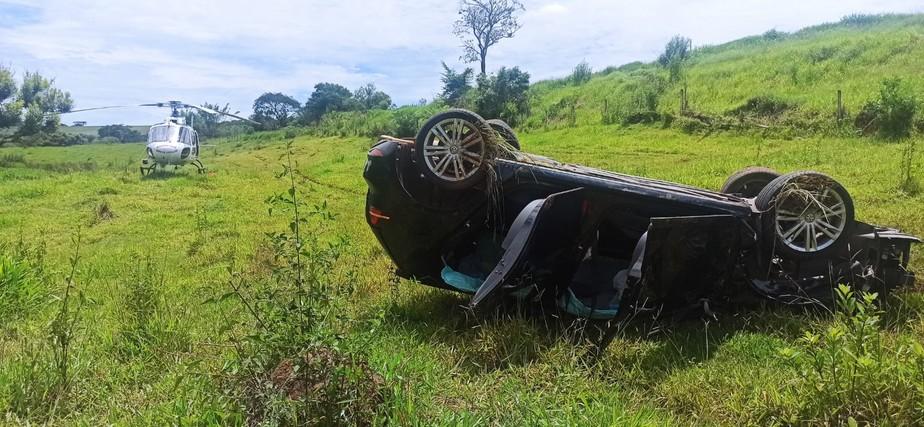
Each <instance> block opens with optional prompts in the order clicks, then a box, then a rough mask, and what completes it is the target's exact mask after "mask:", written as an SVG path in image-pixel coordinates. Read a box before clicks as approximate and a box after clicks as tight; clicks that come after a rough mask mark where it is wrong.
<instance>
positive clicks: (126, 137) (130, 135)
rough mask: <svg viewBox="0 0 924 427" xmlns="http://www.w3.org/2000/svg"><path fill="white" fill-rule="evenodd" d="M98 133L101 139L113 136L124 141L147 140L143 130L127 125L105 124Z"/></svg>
mask: <svg viewBox="0 0 924 427" xmlns="http://www.w3.org/2000/svg"><path fill="white" fill-rule="evenodd" d="M96 134H97V135H99V137H100V139H102V138H106V137H112V138H115V139H118V140H119V142H122V143H125V142H140V141H144V140H145V136H144V135H143V134H142V133H141V132H138V131H137V130H135V129H132V128H131V127H129V126H125V125H107V126H103V127H101V128H99V130H97V131H96Z"/></svg>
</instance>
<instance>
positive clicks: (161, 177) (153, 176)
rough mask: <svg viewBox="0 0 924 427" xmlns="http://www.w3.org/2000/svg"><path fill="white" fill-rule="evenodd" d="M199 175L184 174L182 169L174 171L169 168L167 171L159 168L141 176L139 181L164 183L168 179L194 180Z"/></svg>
mask: <svg viewBox="0 0 924 427" xmlns="http://www.w3.org/2000/svg"><path fill="white" fill-rule="evenodd" d="M193 172H195V171H193ZM199 175H201V174H199ZM199 175H197V174H195V173H192V174H190V173H188V172H184V170H183V168H176V169H174V168H172V167H170V168H169V169H163V168H160V169H157V170H156V171H153V172H150V173H148V174H145V175H141V180H142V181H166V180H169V179H182V178H187V179H195V178H196V177H197V176H199Z"/></svg>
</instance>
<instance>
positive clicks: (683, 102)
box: [680, 87, 687, 115]
mask: <svg viewBox="0 0 924 427" xmlns="http://www.w3.org/2000/svg"><path fill="white" fill-rule="evenodd" d="M686 112H687V88H686V87H682V88H680V114H681V115H683V114H686Z"/></svg>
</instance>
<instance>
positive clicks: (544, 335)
mask: <svg viewBox="0 0 924 427" xmlns="http://www.w3.org/2000/svg"><path fill="white" fill-rule="evenodd" d="M408 286H411V285H410V284H408ZM414 286H420V285H414ZM467 304H468V296H466V295H462V294H456V293H453V292H450V291H443V290H437V289H420V290H417V291H414V292H413V295H412V297H410V298H402V300H401V301H396V302H395V303H394V304H393V305H392V306H391V308H390V310H389V311H388V316H387V317H386V319H385V321H386V323H387V328H389V329H391V330H394V331H396V332H398V333H400V335H401V336H405V337H409V338H412V339H416V340H418V341H420V342H427V343H439V344H441V345H445V346H448V347H450V348H451V349H452V350H453V351H452V353H453V354H458V355H459V358H460V360H459V363H458V366H459V367H460V368H463V369H464V370H466V371H468V372H469V373H473V374H474V373H485V372H490V371H496V370H504V369H508V368H511V367H516V366H524V365H527V364H529V363H532V362H534V361H537V360H539V359H541V358H543V357H545V355H546V354H547V353H549V352H552V351H553V350H554V351H556V352H558V353H561V352H562V351H564V352H565V353H567V354H568V356H569V357H568V359H570V360H572V361H573V362H574V363H579V364H582V365H584V366H587V367H593V366H596V365H598V364H599V363H600V361H601V360H603V359H605V360H606V364H607V365H608V366H607V369H622V368H628V367H631V368H633V369H636V370H641V371H643V372H644V373H643V374H641V375H642V376H643V377H644V381H646V382H647V381H658V380H659V379H661V378H664V377H667V376H669V375H670V374H671V372H673V371H674V370H676V369H685V368H687V367H689V366H691V365H693V364H697V363H701V362H704V361H707V360H709V359H710V358H711V357H713V356H714V355H715V353H716V350H717V349H718V348H720V347H721V346H722V344H723V343H725V342H726V341H727V340H729V339H731V338H732V337H734V336H735V335H737V334H739V333H743V332H744V333H760V334H767V335H770V336H775V337H779V338H783V339H786V340H790V339H795V338H796V337H798V336H800V335H801V334H802V333H803V331H804V329H805V325H806V324H807V323H808V322H810V321H812V320H813V319H817V318H818V316H819V315H820V313H818V312H817V311H815V310H811V309H805V308H793V307H786V306H777V305H772V304H769V303H768V304H756V305H748V306H728V307H723V308H721V310H719V311H715V312H713V313H712V314H713V316H708V315H706V314H705V313H703V311H701V310H700V311H696V310H674V311H672V312H665V311H661V312H656V311H648V312H636V313H634V314H628V313H626V314H623V315H621V316H619V317H617V318H616V319H613V320H610V321H594V320H586V319H580V318H576V317H574V316H571V315H569V314H567V313H564V312H562V311H561V310H559V309H557V307H555V306H554V304H547V303H546V304H542V303H540V302H534V301H514V300H508V301H506V302H505V304H503V305H501V306H499V307H497V308H496V309H495V310H493V311H491V312H490V313H473V312H471V311H470V310H469V309H468V307H467ZM561 344H564V346H562V345H561ZM611 346H613V348H610V347H611Z"/></svg>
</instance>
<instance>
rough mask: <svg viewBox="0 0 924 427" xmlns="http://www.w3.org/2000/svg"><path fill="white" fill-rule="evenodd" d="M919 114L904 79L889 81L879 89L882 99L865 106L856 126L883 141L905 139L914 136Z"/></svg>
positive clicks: (912, 95)
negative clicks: (915, 120)
mask: <svg viewBox="0 0 924 427" xmlns="http://www.w3.org/2000/svg"><path fill="white" fill-rule="evenodd" d="M916 111H917V99H916V98H915V96H914V94H913V93H911V91H910V90H909V89H908V88H907V87H906V86H905V85H904V84H903V83H902V81H901V79H899V78H891V79H886V80H883V81H882V85H881V87H880V89H879V98H878V99H874V100H870V101H869V102H867V103H866V104H865V105H864V106H863V109H862V110H860V112H859V113H858V114H857V118H856V120H855V121H854V125H855V126H856V127H857V129H859V130H860V132H862V133H863V134H864V135H870V134H873V133H878V134H879V136H881V137H883V138H890V139H898V138H904V137H907V136H909V135H910V134H911V130H912V128H913V124H914V115H915V113H916Z"/></svg>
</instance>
